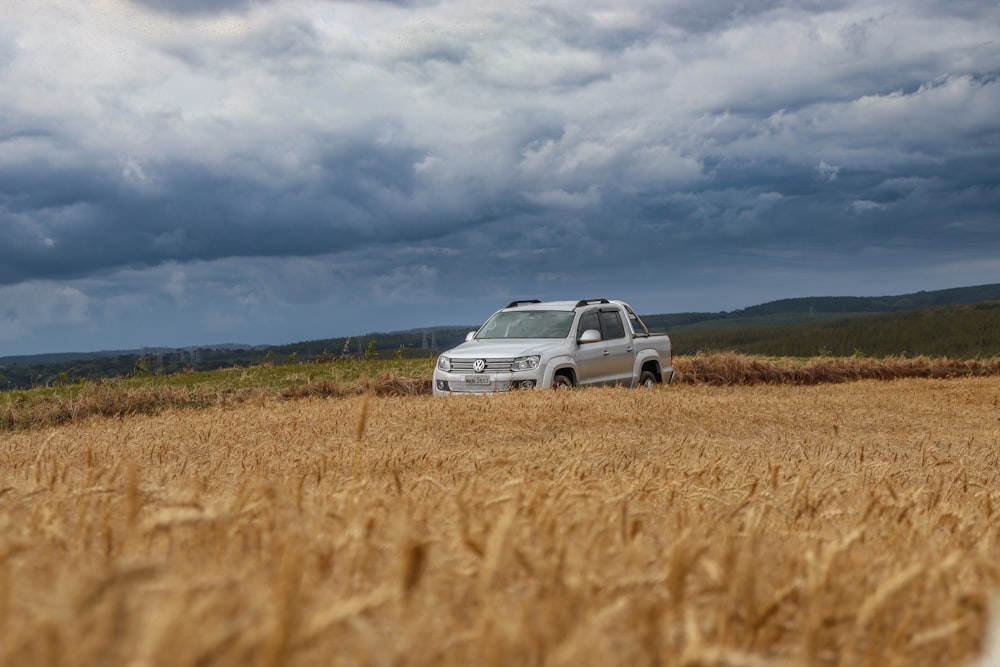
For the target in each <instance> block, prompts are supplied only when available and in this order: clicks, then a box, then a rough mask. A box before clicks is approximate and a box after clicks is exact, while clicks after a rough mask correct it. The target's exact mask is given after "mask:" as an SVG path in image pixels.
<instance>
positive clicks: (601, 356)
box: [576, 308, 635, 385]
mask: <svg viewBox="0 0 1000 667" xmlns="http://www.w3.org/2000/svg"><path fill="white" fill-rule="evenodd" d="M588 329H596V330H597V331H600V332H601V340H600V342H597V343H587V344H582V345H580V347H579V348H578V350H577V355H576V375H577V382H579V383H580V384H617V383H621V384H625V385H631V384H632V366H633V359H634V358H635V347H634V345H633V344H632V339H631V338H630V337H628V336H627V334H626V333H625V324H624V322H623V321H622V318H621V314H620V313H619V311H618V309H617V308H606V309H602V310H592V311H590V312H587V313H584V314H583V315H581V316H580V323H579V325H578V326H577V333H576V335H577V338H579V337H580V335H582V334H583V332H584V331H587V330H588Z"/></svg>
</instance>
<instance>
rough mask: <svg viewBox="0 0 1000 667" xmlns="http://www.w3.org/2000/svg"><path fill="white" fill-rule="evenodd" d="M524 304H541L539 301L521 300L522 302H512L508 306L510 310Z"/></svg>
mask: <svg viewBox="0 0 1000 667" xmlns="http://www.w3.org/2000/svg"><path fill="white" fill-rule="evenodd" d="M522 303H541V301H540V300H539V299H521V300H520V301H511V302H510V303H508V304H507V307H508V308H517V307H518V306H520V305H521V304H522Z"/></svg>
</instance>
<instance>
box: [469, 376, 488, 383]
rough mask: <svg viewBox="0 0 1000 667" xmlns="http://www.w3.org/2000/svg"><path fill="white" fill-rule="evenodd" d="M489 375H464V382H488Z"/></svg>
mask: <svg viewBox="0 0 1000 667" xmlns="http://www.w3.org/2000/svg"><path fill="white" fill-rule="evenodd" d="M489 383H490V376H489V375H466V376H465V384H489Z"/></svg>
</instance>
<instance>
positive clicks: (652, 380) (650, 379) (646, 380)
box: [639, 371, 657, 387]
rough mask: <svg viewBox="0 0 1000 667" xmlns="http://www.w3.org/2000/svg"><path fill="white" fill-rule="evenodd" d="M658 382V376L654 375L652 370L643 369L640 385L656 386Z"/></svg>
mask: <svg viewBox="0 0 1000 667" xmlns="http://www.w3.org/2000/svg"><path fill="white" fill-rule="evenodd" d="M656 384H657V382H656V376H655V375H653V373H652V371H643V372H642V375H640V376H639V386H640V387H655V386H656Z"/></svg>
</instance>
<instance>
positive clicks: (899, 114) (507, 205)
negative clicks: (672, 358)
mask: <svg viewBox="0 0 1000 667" xmlns="http://www.w3.org/2000/svg"><path fill="white" fill-rule="evenodd" d="M8 15H9V16H8ZM998 35H1000V9H998V8H997V7H995V6H991V5H990V4H989V3H979V2H944V1H943V0H942V1H933V0H912V1H909V2H896V1H894V2H891V3H889V2H885V3H870V2H852V1H848V0H842V1H830V2H821V1H815V2H799V3H789V2H779V1H777V0H775V1H768V2H750V3H741V5H740V9H738V10H734V9H733V8H731V7H725V6H722V5H715V4H711V3H709V4H706V3H702V2H696V1H694V0H690V1H688V0H677V1H674V2H667V3H663V2H630V3H626V4H620V3H598V2H573V3H569V2H556V1H554V0H543V1H542V2H536V3H530V4H529V3H514V4H511V5H506V6H503V7H499V6H497V7H492V6H488V5H484V4H483V3H479V2H473V1H470V0H456V1H453V2H398V3H392V2H374V1H373V2H362V1H357V2H343V3H340V2H338V3H331V2H320V1H314V2H306V1H300V0H283V1H282V2H280V3H279V2H244V1H235V0H233V1H220V2H211V3H201V2H200V3H165V2H158V1H156V0H143V1H142V2H125V1H123V0H100V1H98V2H93V3H76V2H68V1H61V0H40V1H39V2H33V3H18V4H16V5H14V6H13V8H7V9H5V20H4V24H3V26H0V97H2V100H3V105H2V110H0V354H4V353H9V354H15V353H25V352H40V351H56V350H76V349H98V348H111V347H136V346H142V345H188V344H208V343H212V342H221V341H227V340H238V341H241V342H249V343H260V342H288V341H294V340H303V339H307V338H319V337H330V336H339V335H351V334H358V333H363V332H367V331H372V330H387V329H402V328H408V327H411V326H423V325H430V324H452V323H469V324H471V323H476V322H478V321H479V320H481V319H482V318H484V317H485V316H486V315H488V314H489V313H490V312H491V311H492V309H493V308H495V307H497V306H499V305H502V303H501V302H504V301H505V299H508V298H513V297H519V298H524V297H540V298H576V297H580V296H583V297H588V296H595V295H597V296H610V297H622V298H626V299H629V300H630V301H632V302H633V305H635V306H636V307H637V309H639V310H640V312H677V311H683V310H721V309H732V308H739V307H743V306H747V305H752V304H754V303H759V302H762V301H766V300H770V299H776V298H783V297H791V296H809V295H821V294H855V295H870V294H888V293H899V292H906V291H915V290H918V289H938V288H945V287H953V286H960V285H970V284H978V283H988V282H996V280H997V276H998V275H1000V188H998V184H1000V115H998V113H997V109H1000V80H998V74H1000V40H998Z"/></svg>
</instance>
